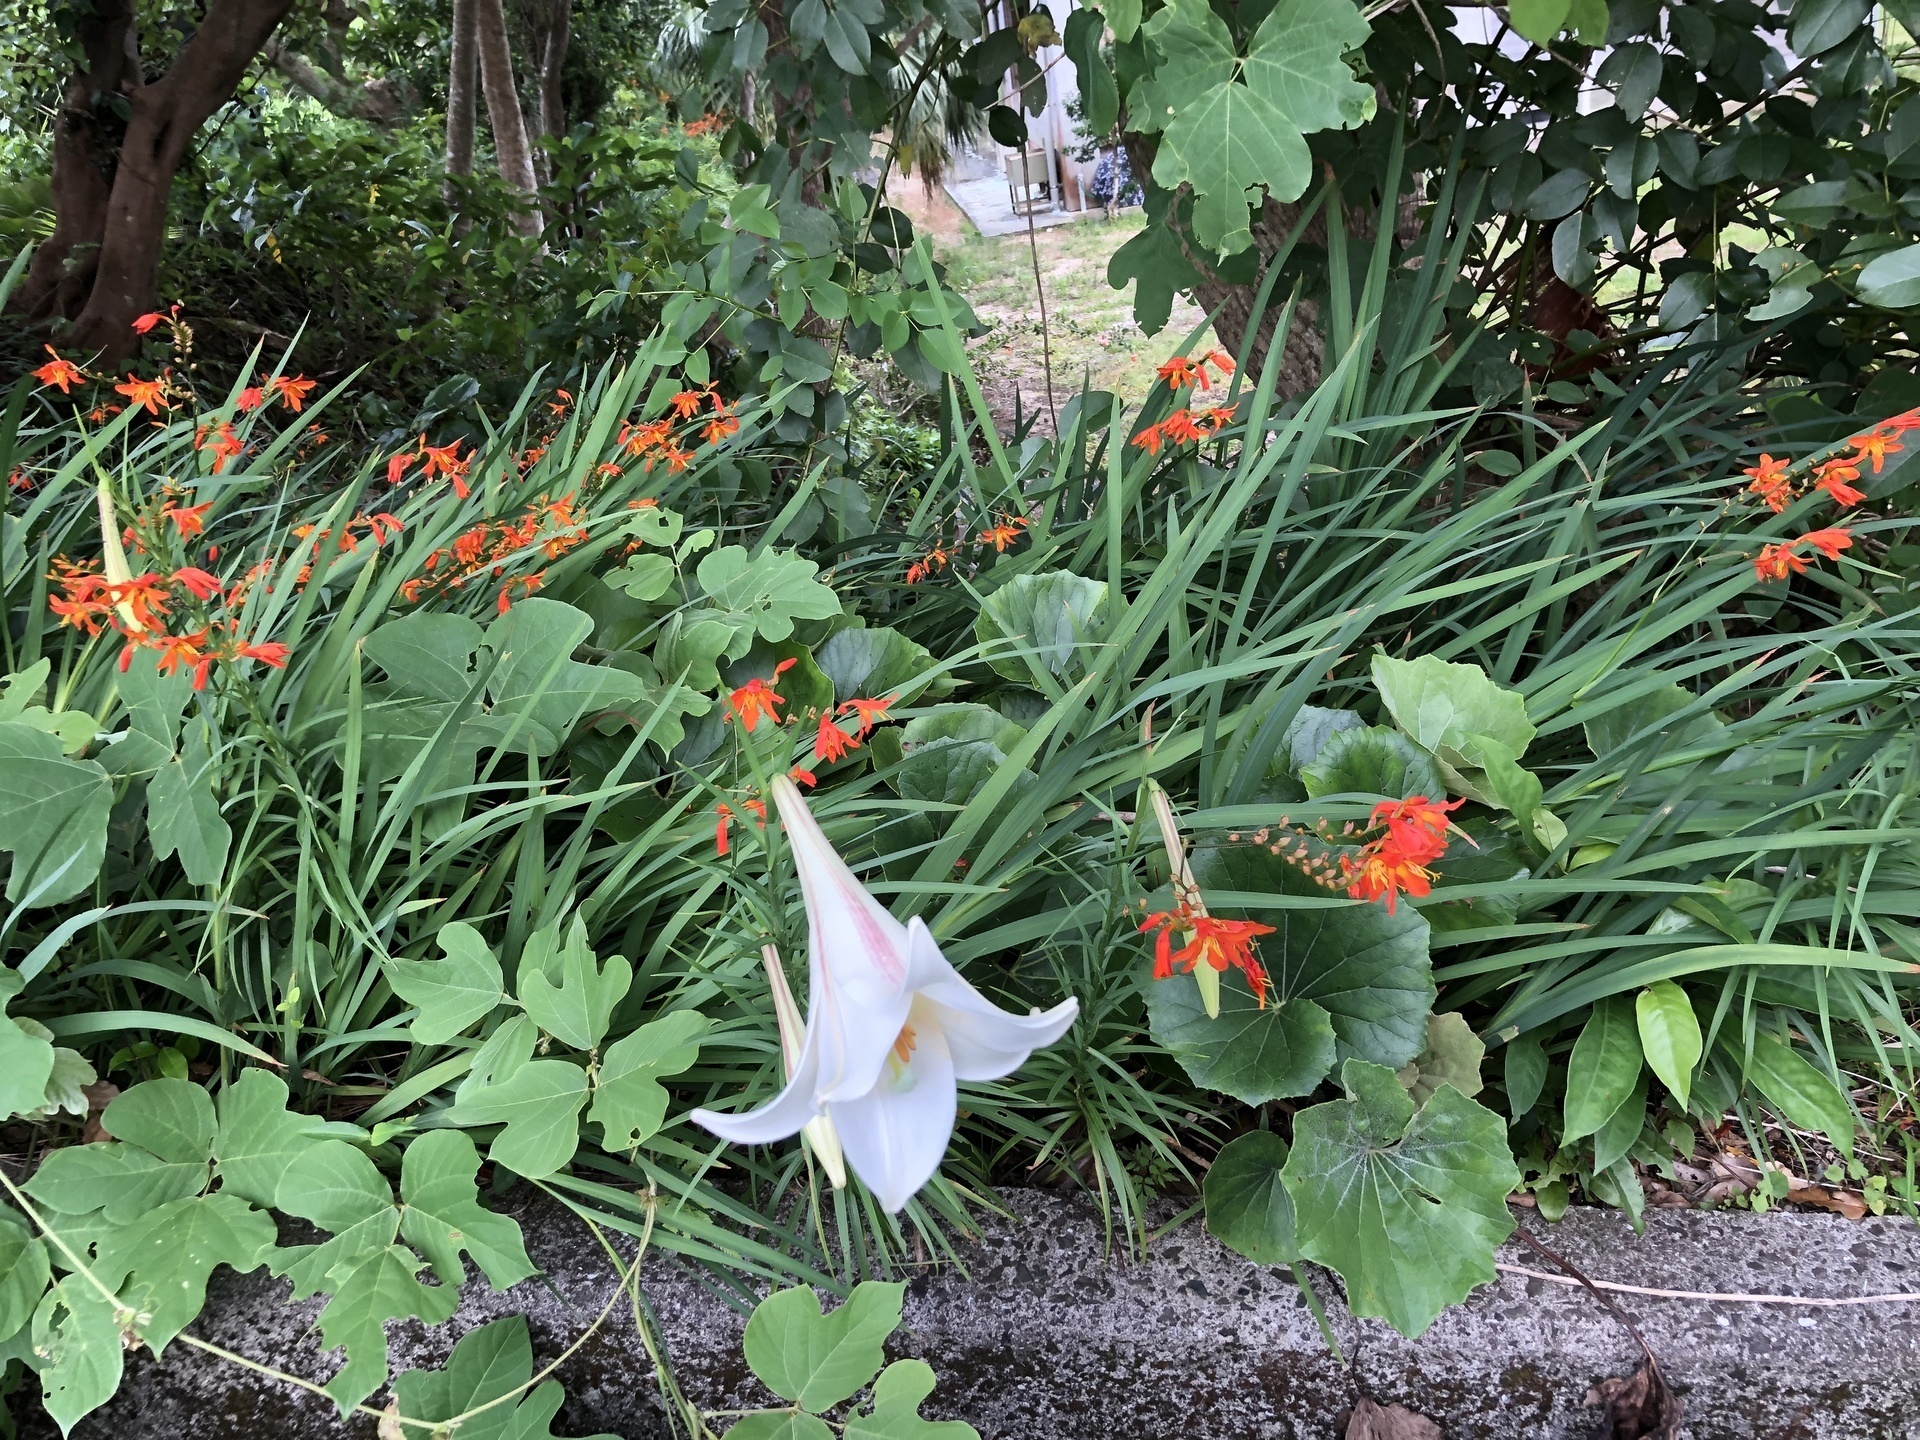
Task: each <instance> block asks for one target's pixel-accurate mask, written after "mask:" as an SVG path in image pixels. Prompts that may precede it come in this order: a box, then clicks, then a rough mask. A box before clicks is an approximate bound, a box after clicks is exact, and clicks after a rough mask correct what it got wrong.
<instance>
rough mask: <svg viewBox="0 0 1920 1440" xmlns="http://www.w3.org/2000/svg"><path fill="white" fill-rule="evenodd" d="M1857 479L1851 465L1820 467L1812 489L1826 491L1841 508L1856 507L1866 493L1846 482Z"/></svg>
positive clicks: (1856, 474) (1776, 512) (1776, 511)
mask: <svg viewBox="0 0 1920 1440" xmlns="http://www.w3.org/2000/svg"><path fill="white" fill-rule="evenodd" d="M1859 478H1860V472H1859V471H1858V470H1856V469H1854V468H1853V466H1851V465H1834V466H1830V467H1822V469H1821V471H1820V474H1819V476H1818V478H1817V479H1815V480H1814V482H1813V488H1814V489H1816V490H1824V491H1826V492H1827V495H1828V497H1829V498H1830V499H1831V500H1832V501H1833V503H1834V504H1836V505H1839V506H1842V507H1845V506H1848V505H1858V504H1859V503H1860V502H1861V501H1862V500H1864V499H1866V498H1867V492H1866V491H1864V490H1860V489H1857V488H1855V487H1854V486H1852V485H1849V484H1848V483H1847V482H1848V481H1849V480H1858V479H1859ZM1779 511H1780V507H1779V506H1778V505H1776V506H1774V513H1775V514H1778V513H1779Z"/></svg>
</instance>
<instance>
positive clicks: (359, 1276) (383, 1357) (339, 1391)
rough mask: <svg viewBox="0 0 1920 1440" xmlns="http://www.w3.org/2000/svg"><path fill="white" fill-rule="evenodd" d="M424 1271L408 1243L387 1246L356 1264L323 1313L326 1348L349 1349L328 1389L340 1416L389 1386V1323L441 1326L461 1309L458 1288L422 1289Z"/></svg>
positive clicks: (321, 1317)
mask: <svg viewBox="0 0 1920 1440" xmlns="http://www.w3.org/2000/svg"><path fill="white" fill-rule="evenodd" d="M420 1268H421V1262H420V1259H419V1257H418V1256H416V1255H414V1254H413V1252H412V1251H410V1250H408V1249H407V1248H406V1247H405V1246H404V1245H389V1246H388V1247H386V1248H385V1249H383V1250H381V1251H379V1252H377V1253H376V1254H373V1255H371V1256H368V1257H366V1258H364V1259H362V1260H360V1261H359V1262H358V1263H356V1264H355V1265H354V1266H353V1267H352V1268H351V1269H350V1270H349V1271H348V1272H347V1273H346V1274H345V1276H343V1277H342V1278H341V1280H340V1284H339V1288H338V1289H337V1290H335V1291H334V1295H333V1298H332V1299H331V1300H329V1301H328V1302H327V1304H326V1308H325V1309H323V1310H322V1311H321V1312H320V1334H321V1337H322V1339H323V1340H324V1341H325V1343H326V1346H327V1348H328V1349H329V1350H331V1349H335V1348H336V1347H339V1346H343V1345H344V1346H345V1347H346V1351H347V1356H346V1361H345V1363H344V1364H342V1365H341V1367H340V1368H339V1369H338V1370H337V1371H335V1372H334V1375H333V1378H332V1379H331V1380H329V1381H328V1382H327V1386H326V1389H327V1394H328V1395H330V1396H332V1397H333V1402H334V1404H336V1405H338V1406H339V1407H340V1413H341V1414H342V1415H344V1414H346V1413H347V1412H348V1411H349V1410H351V1409H352V1407H353V1406H355V1405H357V1404H359V1403H360V1402H361V1401H362V1400H364V1399H366V1398H367V1397H368V1396H369V1395H371V1394H372V1393H373V1392H374V1391H375V1390H378V1389H379V1388H380V1387H381V1386H382V1385H384V1384H385V1383H386V1380H387V1324H386V1322H387V1321H389V1320H411V1319H419V1320H423V1321H425V1322H426V1323H427V1324H429V1325H438V1324H439V1323H440V1322H441V1321H443V1320H446V1319H448V1318H450V1317H451V1316H452V1314H453V1312H454V1310H455V1309H456V1308H457V1307H458V1305H459V1303H460V1288H459V1286H457V1285H431V1286H429V1285H423V1284H421V1283H420V1280H419V1272H420Z"/></svg>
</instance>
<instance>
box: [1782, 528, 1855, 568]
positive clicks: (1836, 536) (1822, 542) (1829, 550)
mask: <svg viewBox="0 0 1920 1440" xmlns="http://www.w3.org/2000/svg"><path fill="white" fill-rule="evenodd" d="M1793 543H1794V544H1795V545H1811V546H1812V547H1813V548H1814V549H1816V550H1818V551H1819V552H1820V553H1821V554H1822V555H1824V556H1826V557H1827V559H1829V560H1838V559H1839V558H1840V552H1841V551H1842V550H1850V549H1852V548H1853V532H1852V531H1851V530H1846V529H1841V528H1838V527H1833V528H1829V529H1826V530H1809V531H1808V532H1807V533H1806V534H1805V535H1802V536H1801V537H1800V538H1799V539H1798V540H1796V541H1794V542H1793Z"/></svg>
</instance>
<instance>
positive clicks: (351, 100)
mask: <svg viewBox="0 0 1920 1440" xmlns="http://www.w3.org/2000/svg"><path fill="white" fill-rule="evenodd" d="M323 54H324V52H323ZM261 56H262V58H263V59H265V60H266V61H267V63H269V64H270V65H272V66H273V68H274V69H276V70H278V71H279V72H280V73H281V74H282V75H284V76H286V78H287V80H288V81H289V82H291V83H292V84H293V85H295V86H297V87H298V88H300V89H301V90H304V91H305V92H306V93H307V94H308V95H311V96H312V97H313V98H314V99H315V100H318V101H319V102H320V103H321V104H322V105H324V106H326V108H327V109H328V110H329V111H331V112H332V113H333V114H335V115H338V116H339V117H340V118H341V119H343V120H364V121H366V122H367V123H368V124H369V125H375V126H378V127H379V128H380V129H382V130H385V129H388V128H390V127H392V126H395V125H398V124H399V123H400V122H401V121H402V120H404V119H406V118H407V115H408V112H409V111H410V110H411V109H412V108H413V107H412V104H411V103H410V96H409V94H408V93H407V91H408V87H406V86H404V85H402V84H396V83H395V82H394V81H392V80H390V79H373V80H364V81H361V82H360V83H359V84H357V85H356V84H355V83H353V82H352V81H351V80H347V79H343V78H341V77H340V76H336V75H335V74H334V73H333V72H332V70H331V69H316V68H315V67H314V65H313V63H312V62H311V61H310V60H308V59H307V57H306V56H304V55H302V54H301V53H300V52H299V51H297V50H291V49H289V48H287V47H286V46H285V45H282V44H281V43H280V42H279V41H278V40H269V41H268V42H267V48H266V49H265V50H264V51H262V52H261Z"/></svg>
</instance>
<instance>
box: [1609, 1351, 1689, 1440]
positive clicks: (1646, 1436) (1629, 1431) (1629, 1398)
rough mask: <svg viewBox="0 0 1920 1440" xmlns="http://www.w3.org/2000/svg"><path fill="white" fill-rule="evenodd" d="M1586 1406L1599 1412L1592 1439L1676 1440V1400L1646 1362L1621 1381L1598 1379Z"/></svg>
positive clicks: (1657, 1373)
mask: <svg viewBox="0 0 1920 1440" xmlns="http://www.w3.org/2000/svg"><path fill="white" fill-rule="evenodd" d="M1587 1404H1589V1405H1598V1406H1600V1407H1601V1410H1602V1412H1603V1413H1602V1414H1601V1416H1600V1421H1599V1423H1598V1424H1597V1425H1595V1426H1594V1428H1593V1440H1680V1415H1681V1409H1682V1407H1681V1404H1680V1397H1679V1396H1677V1395H1675V1394H1674V1393H1673V1391H1671V1390H1669V1389H1668V1388H1667V1382H1666V1381H1665V1380H1664V1379H1662V1378H1661V1375H1660V1372H1659V1371H1658V1370H1656V1369H1654V1368H1653V1365H1652V1364H1651V1363H1650V1362H1648V1361H1645V1360H1642V1361H1641V1362H1640V1367H1639V1368H1638V1369H1637V1370H1635V1371H1634V1372H1633V1374H1631V1375H1629V1376H1628V1377H1626V1378H1625V1379H1624V1380H1622V1379H1619V1378H1609V1379H1606V1380H1602V1381H1601V1382H1600V1383H1599V1384H1598V1385H1596V1386H1594V1387H1593V1389H1591V1390H1589V1391H1588V1392H1587Z"/></svg>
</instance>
